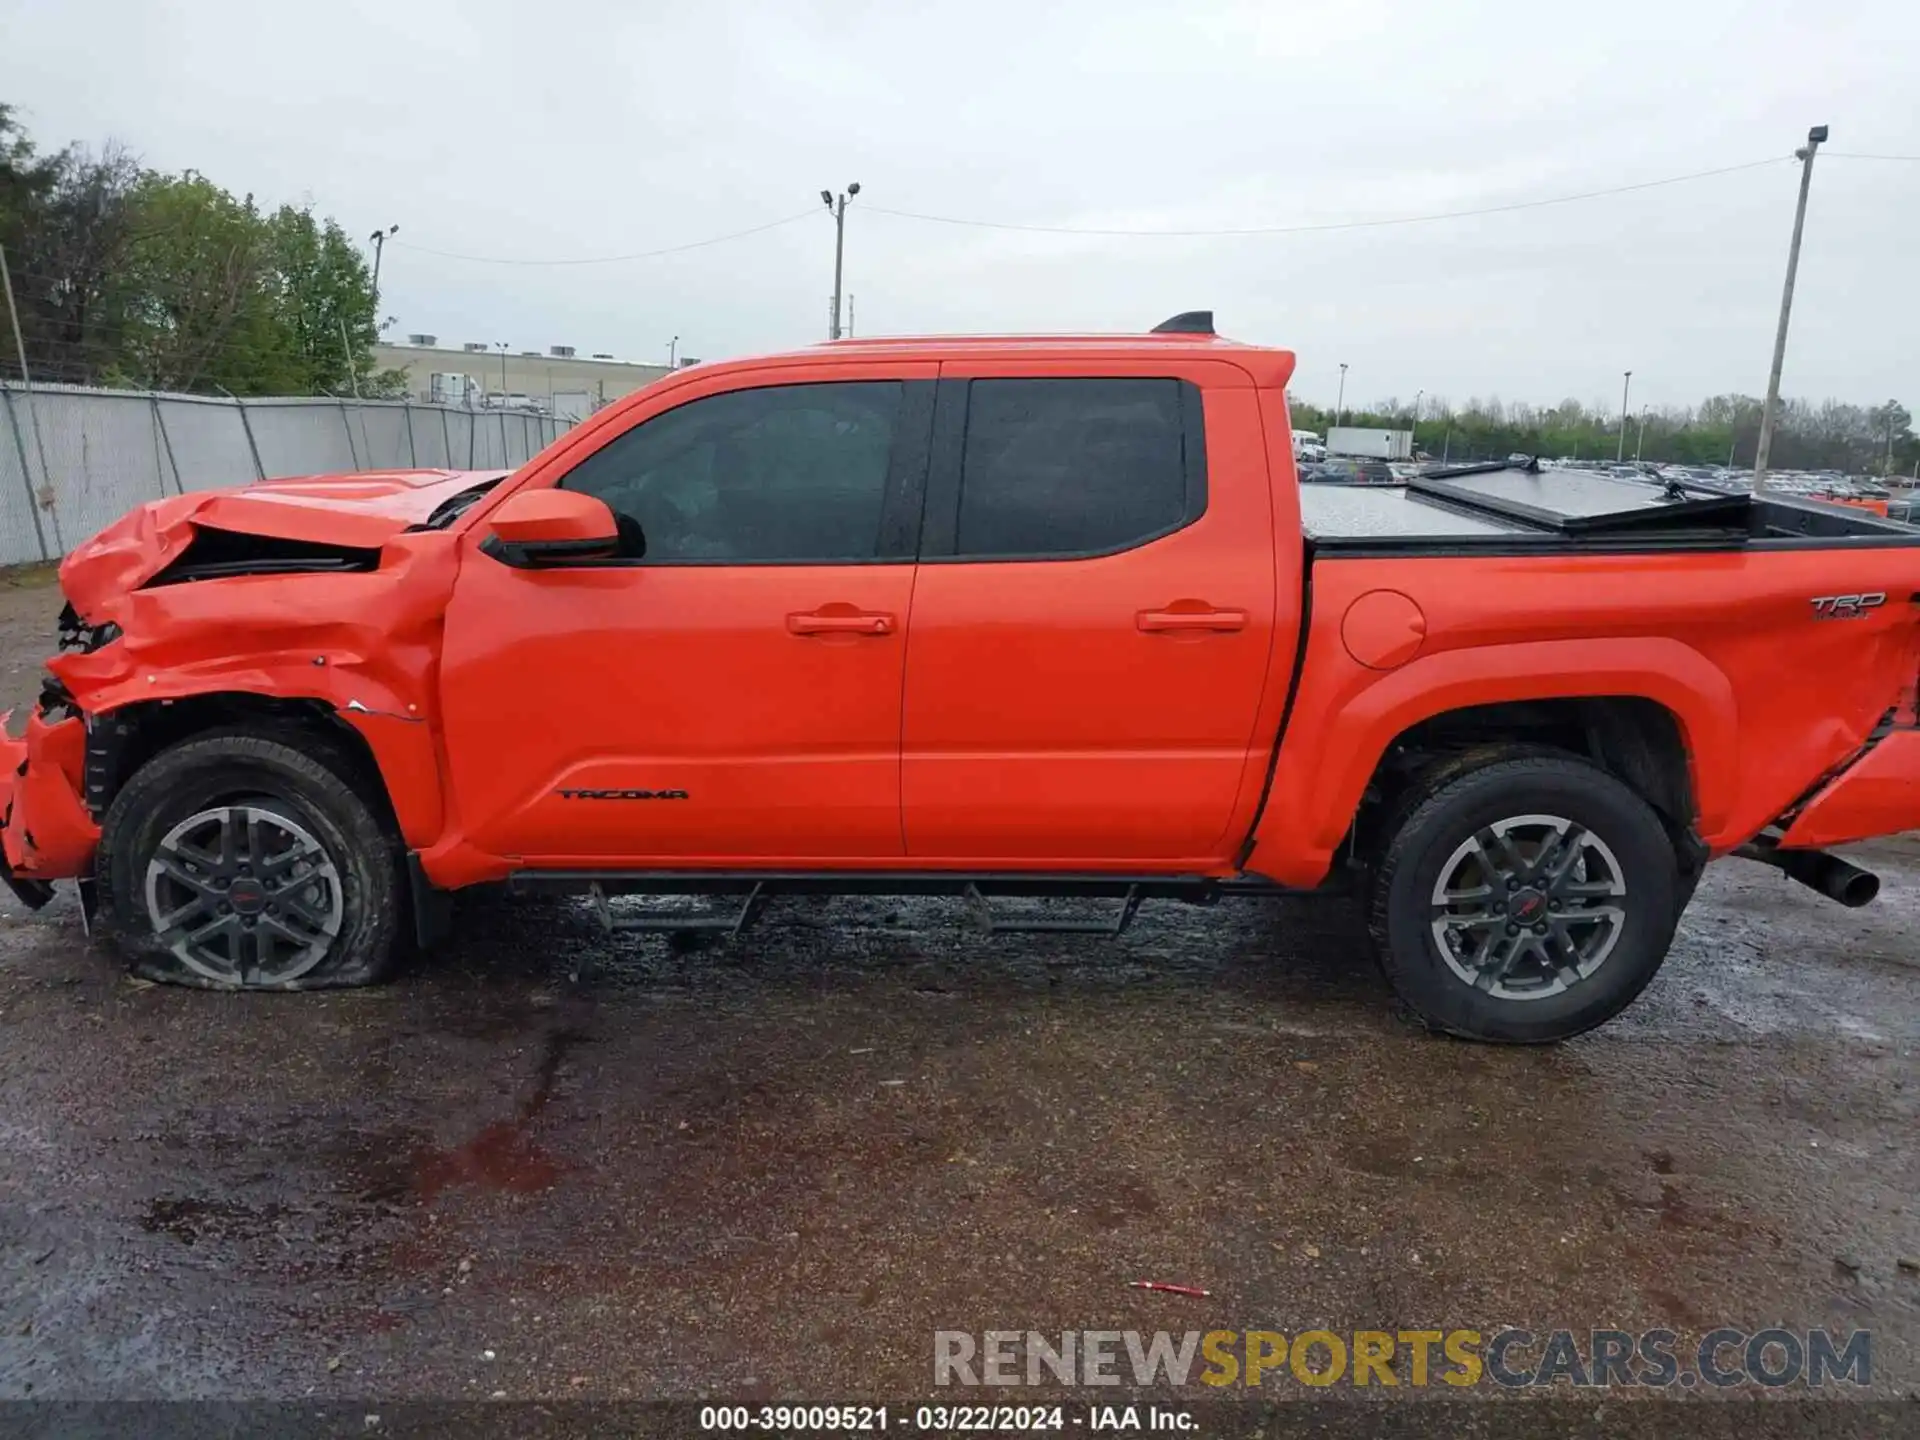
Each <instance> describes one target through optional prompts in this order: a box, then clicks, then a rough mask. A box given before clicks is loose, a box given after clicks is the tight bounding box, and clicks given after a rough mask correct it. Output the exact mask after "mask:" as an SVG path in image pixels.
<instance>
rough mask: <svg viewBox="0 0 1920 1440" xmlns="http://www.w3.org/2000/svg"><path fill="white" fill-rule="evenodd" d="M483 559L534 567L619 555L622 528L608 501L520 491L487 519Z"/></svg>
mask: <svg viewBox="0 0 1920 1440" xmlns="http://www.w3.org/2000/svg"><path fill="white" fill-rule="evenodd" d="M486 524H487V528H488V529H490V530H491V531H492V532H493V533H492V534H491V535H489V536H488V537H487V538H486V540H485V541H484V542H483V543H482V544H481V546H480V549H481V552H482V553H483V554H487V555H491V556H492V557H493V558H494V559H496V560H498V561H500V562H501V563H502V564H505V565H517V566H521V567H525V568H532V567H535V566H539V565H565V564H568V563H570V562H573V561H580V560H603V559H607V558H610V557H611V556H613V555H616V554H618V553H619V549H620V527H619V524H618V522H617V521H615V519H614V518H613V511H611V510H610V509H608V508H607V503H606V501H604V500H600V499H596V498H595V497H594V496H592V495H582V494H581V493H580V492H579V491H578V490H522V491H520V492H519V493H518V494H516V495H509V496H508V497H507V498H506V499H505V500H503V501H502V502H501V503H500V508H499V509H498V510H496V511H494V512H493V514H491V515H490V516H488V517H487V521H486Z"/></svg>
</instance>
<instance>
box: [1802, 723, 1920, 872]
mask: <svg viewBox="0 0 1920 1440" xmlns="http://www.w3.org/2000/svg"><path fill="white" fill-rule="evenodd" d="M1916 828H1920V730H1895V731H1894V732H1893V733H1892V734H1890V735H1888V736H1887V737H1886V738H1885V739H1883V740H1881V741H1880V743H1879V744H1877V745H1875V746H1874V747H1873V748H1872V749H1871V750H1869V751H1867V753H1866V754H1865V755H1862V756H1861V757H1860V758H1859V759H1858V760H1856V761H1855V762H1854V763H1853V764H1852V765H1850V766H1848V767H1847V768H1846V769H1845V770H1843V771H1841V772H1840V773H1839V774H1838V775H1836V776H1834V778H1833V779H1831V780H1829V781H1828V782H1827V783H1826V785H1825V786H1824V787H1822V788H1821V789H1820V790H1819V791H1818V792H1817V793H1816V794H1815V795H1814V797H1813V798H1812V799H1811V800H1809V801H1808V802H1807V803H1806V804H1805V805H1804V806H1803V807H1801V810H1800V813H1799V815H1797V816H1796V817H1794V821H1793V824H1791V825H1790V826H1788V827H1787V833H1786V834H1785V835H1783V836H1781V837H1780V844H1781V846H1782V848H1785V849H1792V850H1801V849H1815V848H1819V847H1823V846H1827V845H1844V844H1846V843H1847V842H1848V841H1850V840H1868V839H1871V838H1873V837H1874V836H1876V835H1895V834H1898V833H1899V832H1900V831H1902V830H1913V829H1916Z"/></svg>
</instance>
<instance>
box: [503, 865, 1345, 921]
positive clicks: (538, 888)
mask: <svg viewBox="0 0 1920 1440" xmlns="http://www.w3.org/2000/svg"><path fill="white" fill-rule="evenodd" d="M507 884H508V888H509V889H511V890H513V891H516V892H521V893H526V892H538V893H545V894H572V895H584V896H586V897H587V899H588V901H589V903H590V904H591V905H592V907H593V912H594V915H595V917H596V918H597V919H598V920H599V921H600V924H601V925H602V926H603V927H605V928H606V930H607V931H609V932H610V933H611V932H615V931H632V930H640V931H646V930H651V931H666V932H672V931H703V932H707V933H715V932H719V933H723V934H725V935H727V936H728V937H729V938H732V937H737V936H739V935H741V934H744V933H745V932H746V931H747V930H748V929H750V928H751V927H752V926H753V924H754V922H755V921H757V920H758V919H759V918H760V913H761V911H762V910H763V909H765V907H766V902H767V901H768V900H769V899H771V898H772V897H773V896H775V895H945V896H950V897H953V898H956V899H959V900H962V901H964V902H965V903H966V905H967V906H968V908H969V909H970V910H971V911H972V913H973V915H974V918H975V919H976V921H977V922H978V923H979V925H980V927H981V929H982V930H984V931H985V932H986V933H988V934H990V935H1008V934H1054V935H1108V936H1113V935H1123V934H1125V933H1126V931H1127V930H1128V929H1129V928H1130V927H1131V926H1132V924H1133V922H1134V919H1135V918H1136V917H1137V916H1138V914H1139V911H1140V906H1141V903H1142V902H1143V901H1147V900H1178V901H1181V902H1183V903H1185V904H1189V905H1212V904H1214V903H1215V902H1216V901H1218V900H1220V899H1222V898H1223V897H1228V896H1235V895H1247V896H1261V895H1295V896H1301V895H1329V894H1337V893H1339V892H1338V891H1337V890H1334V889H1332V888H1330V887H1329V888H1322V889H1319V890H1293V889H1289V888H1288V887H1286V886H1282V885H1276V884H1274V883H1272V882H1271V881H1268V880H1264V879H1261V878H1259V877H1258V876H1233V877H1228V878H1221V877H1217V876H1210V875H1188V874H1168V875H1140V874H1132V875H1127V874H1121V875H1110V874H1075V873H1066V872H1049V871H1038V872H1024V873H1023V872H1006V871H992V872H986V871H974V872H968V871H964V870H961V871H927V870H862V871H831V870H801V871H795V870H787V871H772V870H759V871H755V870H521V871H517V872H515V873H514V874H513V875H512V876H510V877H509V878H508V881H507ZM615 895H715V896H719V895H726V896H738V897H740V899H739V906H738V908H737V909H729V910H727V911H725V912H722V913H718V914H716V913H711V912H700V911H691V912H690V911H685V910H644V911H639V912H637V913H632V914H622V913H616V912H615V911H614V909H613V907H612V905H611V904H609V903H608V902H609V899H610V897H612V896H615ZM996 898H1015V899H1029V900H1065V899H1077V900H1097V899H1107V900H1113V901H1116V902H1117V904H1118V909H1117V910H1116V911H1115V912H1114V913H1113V915H1112V916H1111V918H1091V919H1089V918H1080V917H1073V918H1066V917H1061V918H1055V917H1051V916H1045V915H1019V914H1009V913H1007V912H1005V911H996V910H995V909H994V907H993V903H992V902H993V900H994V899H996Z"/></svg>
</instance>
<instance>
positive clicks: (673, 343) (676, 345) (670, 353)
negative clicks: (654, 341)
mask: <svg viewBox="0 0 1920 1440" xmlns="http://www.w3.org/2000/svg"><path fill="white" fill-rule="evenodd" d="M679 351H680V337H679V336H678V335H676V336H674V337H673V338H672V339H671V340H669V341H667V369H669V370H671V369H673V362H674V357H675V356H676V355H678V354H679Z"/></svg>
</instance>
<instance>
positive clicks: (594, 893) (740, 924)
mask: <svg viewBox="0 0 1920 1440" xmlns="http://www.w3.org/2000/svg"><path fill="white" fill-rule="evenodd" d="M766 888H767V887H766V886H765V885H755V886H754V887H753V889H751V890H749V891H748V892H747V898H746V899H744V900H742V901H741V902H740V908H739V909H738V910H736V911H735V912H734V913H733V914H732V915H701V914H697V913H696V914H691V915H690V914H688V913H687V912H686V911H684V910H642V911H640V912H639V913H638V914H636V915H615V914H614V913H613V907H612V906H611V905H609V904H608V903H607V892H606V891H605V890H604V889H602V888H601V886H600V882H599V881H597V880H596V881H594V882H593V883H592V884H591V885H589V886H588V887H587V899H588V900H589V901H591V902H592V904H593V913H594V918H596V919H597V920H599V922H600V927H601V928H602V929H603V930H605V931H606V932H607V933H608V934H609V935H612V934H614V933H615V932H617V931H621V930H669V931H687V930H724V931H725V932H726V935H727V938H728V939H729V940H737V939H739V938H740V936H741V935H742V934H743V933H745V932H746V931H747V930H748V929H750V928H751V927H752V925H753V922H754V921H756V920H758V919H759V918H760V912H761V910H763V909H765V908H766V903H767V897H766Z"/></svg>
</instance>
